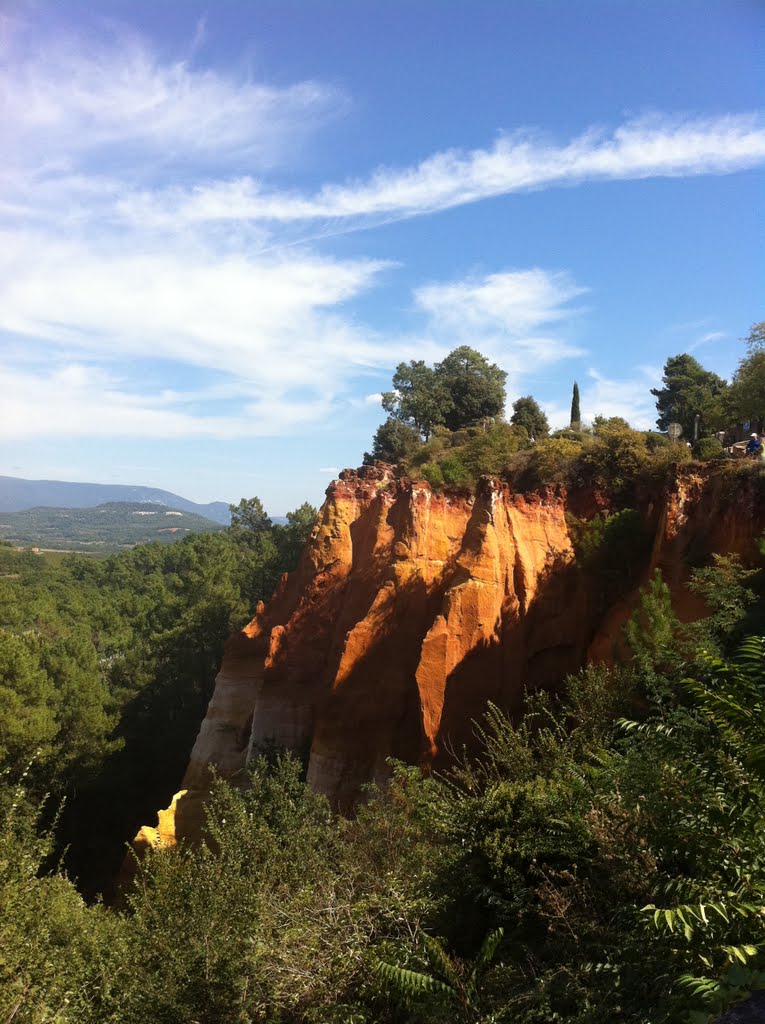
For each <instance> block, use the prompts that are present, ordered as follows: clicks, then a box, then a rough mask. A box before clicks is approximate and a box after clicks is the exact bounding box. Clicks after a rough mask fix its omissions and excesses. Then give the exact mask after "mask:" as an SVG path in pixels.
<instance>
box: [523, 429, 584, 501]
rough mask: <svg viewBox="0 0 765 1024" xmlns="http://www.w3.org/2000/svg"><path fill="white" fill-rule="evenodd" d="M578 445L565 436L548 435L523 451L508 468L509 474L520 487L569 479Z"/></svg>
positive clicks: (530, 486)
mask: <svg viewBox="0 0 765 1024" xmlns="http://www.w3.org/2000/svg"><path fill="white" fill-rule="evenodd" d="M581 454H582V444H581V442H579V441H572V440H570V439H569V438H568V437H549V438H545V440H544V441H540V442H538V443H537V444H536V445H534V446H532V447H531V448H529V449H528V451H527V452H523V453H522V455H521V456H520V457H519V458H518V460H517V461H516V462H515V463H514V465H513V466H512V467H511V472H510V477H511V480H512V481H513V482H514V483H515V485H516V486H517V487H519V488H520V489H525V488H533V487H542V486H544V485H545V484H551V483H561V482H564V483H567V482H569V481H570V480H571V478H572V475H573V473H574V471H575V468H576V465H577V463H578V460H579V457H580V455H581Z"/></svg>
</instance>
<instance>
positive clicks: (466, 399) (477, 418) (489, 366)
mask: <svg viewBox="0 0 765 1024" xmlns="http://www.w3.org/2000/svg"><path fill="white" fill-rule="evenodd" d="M435 372H436V374H437V376H438V379H439V380H440V381H441V382H442V384H443V387H444V389H445V390H446V392H447V393H448V395H449V398H450V403H451V404H450V407H449V408H446V409H445V414H444V424H445V425H446V426H447V427H448V428H449V430H459V429H460V428H461V427H466V426H469V425H470V424H471V423H480V422H481V421H482V420H485V419H493V418H494V417H495V416H500V415H501V414H502V410H503V409H504V406H505V380H506V379H507V374H506V373H505V371H504V370H500V368H499V367H498V366H497V365H496V364H495V363H490V362H489V361H488V359H486V358H485V356H482V355H481V353H480V352H476V350H475V349H473V348H470V347H469V346H468V345H460V347H459V348H456V349H454V351H453V352H450V353H449V355H448V356H447V357H446V358H445V359H444V360H443V361H442V362H440V363H438V364H436V369H435Z"/></svg>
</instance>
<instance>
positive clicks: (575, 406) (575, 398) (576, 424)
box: [569, 381, 582, 430]
mask: <svg viewBox="0 0 765 1024" xmlns="http://www.w3.org/2000/svg"><path fill="white" fill-rule="evenodd" d="M569 422H570V424H571V429H572V430H579V428H580V427H581V425H582V413H581V410H580V408H579V385H578V384H577V382H576V381H574V388H573V391H572V392H571V417H570V420H569Z"/></svg>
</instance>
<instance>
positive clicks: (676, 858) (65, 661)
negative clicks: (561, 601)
mask: <svg viewBox="0 0 765 1024" xmlns="http://www.w3.org/2000/svg"><path fill="white" fill-rule="evenodd" d="M758 326H760V327H761V325H758ZM763 344H765V337H759V336H758V335H757V334H756V328H755V329H753V332H752V335H751V337H750V354H749V356H748V357H747V359H745V360H744V361H742V364H741V366H742V368H743V369H741V370H740V372H739V375H738V376H737V378H735V379H734V380H733V381H732V382H731V383H730V385H728V384H727V383H725V382H722V381H720V382H719V384H718V383H717V381H719V378H717V381H713V380H711V379H710V378H709V377H708V376H707V377H700V376H699V372H697V370H696V368H695V367H699V370H700V371H701V373H702V374H705V373H706V372H707V371H704V370H703V367H700V366H699V364H697V363H696V361H695V360H692V363H693V364H695V367H694V366H693V365H691V363H689V362H687V360H690V359H691V357H683V358H684V359H685V360H686V361H685V362H683V363H682V366H681V367H680V369H682V370H683V374H681V375H678V374H679V371H678V372H677V373H676V372H675V371H676V370H677V369H678V364H677V363H676V362H674V363H673V361H672V360H670V361H669V362H668V364H667V367H666V368H665V384H664V388H663V389H659V390H657V394H656V397H657V410H658V414H659V417H660V426H661V431H660V432H645V431H636V430H633V429H631V428H630V426H629V425H628V424H627V423H625V422H624V421H621V420H618V419H604V418H603V417H597V416H595V417H594V420H593V423H592V426H591V427H583V425H582V417H584V418H588V417H589V415H590V412H589V411H588V410H580V408H579V394H578V388H577V389H575V392H574V394H573V395H572V416H571V425H570V427H569V428H568V429H566V430H563V431H557V432H554V433H550V432H549V429H548V426H547V423H546V418H545V416H544V413H543V412H542V410H541V409H539V407H538V405H537V403H536V402H535V401H534V399H533V397H532V396H525V397H524V398H522V399H519V401H518V402H516V403H515V407H514V410H513V416H512V418H511V419H510V422H507V423H505V422H504V421H502V419H501V416H500V409H501V406H502V404H503V402H504V395H505V391H504V374H503V372H502V371H501V370H499V369H498V368H497V367H494V366H492V365H491V364H489V363H488V362H487V361H486V360H485V359H484V358H483V357H482V356H481V355H480V354H479V353H475V352H473V350H470V349H466V348H463V349H460V350H456V352H455V353H452V356H454V358H453V359H452V357H451V356H450V357H447V359H446V360H444V362H443V363H441V364H438V366H437V367H436V368H434V369H431V368H429V367H427V366H425V364H409V366H408V367H407V366H405V365H404V364H402V366H400V367H399V369H398V371H397V374H396V376H395V377H394V380H393V390H392V391H391V392H388V393H386V394H385V395H384V396H383V403H384V405H385V407H386V409H387V410H388V411H389V412H390V418H389V419H388V421H387V422H386V423H385V424H383V425H382V427H381V428H380V429H379V430H378V432H377V435H376V436H375V439H374V443H373V451H372V452H371V453H370V454H369V456H368V458H369V459H374V458H384V459H387V460H388V461H392V462H395V463H396V464H397V466H398V472H399V473H400V474H401V475H408V476H409V477H410V478H414V479H418V478H421V479H426V480H428V481H429V482H430V483H431V484H432V485H433V486H434V487H451V488H456V489H469V488H471V487H472V486H473V485H474V483H475V481H476V479H477V478H478V476H480V475H481V474H483V473H493V474H499V475H501V476H502V477H503V478H504V479H505V480H506V481H507V482H508V483H509V484H510V485H511V486H512V487H514V488H516V489H525V488H535V487H545V486H548V485H550V484H566V485H568V486H570V487H589V488H594V489H596V490H598V491H602V492H603V493H607V495H608V496H609V501H610V503H611V504H610V508H611V510H612V511H611V512H609V513H608V514H604V515H602V516H597V517H595V519H594V520H591V521H590V522H584V521H575V520H573V519H572V521H571V522H570V524H569V526H570V528H571V532H572V535H573V536H574V539H575V544H576V548H577V563H578V565H579V566H580V569H581V571H582V572H586V573H590V574H591V575H592V578H593V581H594V585H595V586H596V587H599V588H600V591H601V597H602V600H603V601H604V602H609V601H611V600H613V599H614V598H615V596H617V591H618V589H619V588H620V587H621V588H623V587H624V586H625V580H626V583H628V584H630V585H632V584H634V582H635V579H634V577H632V576H630V574H629V566H630V559H632V560H633V561H634V559H635V558H636V552H637V551H638V549H639V550H640V551H643V552H644V551H645V545H646V543H647V540H648V538H646V537H643V536H642V534H641V532H640V524H639V523H638V522H637V518H636V517H637V513H636V511H635V509H636V507H637V505H636V502H637V498H638V497H639V495H640V492H641V488H645V487H646V486H647V485H651V486H654V487H661V486H662V484H664V483H666V481H667V480H668V478H669V474H670V473H671V472H672V471H673V469H674V467H676V466H677V464H678V462H682V461H687V460H695V461H696V462H697V463H699V464H700V463H701V462H709V461H715V462H717V461H718V460H719V461H720V462H721V463H722V461H723V457H724V454H725V453H724V450H723V444H722V442H721V441H720V439H719V438H717V437H715V436H714V435H715V433H716V432H718V431H720V430H723V431H724V430H726V429H729V428H731V427H732V426H733V425H734V424H739V425H740V424H741V423H742V422H744V421H746V422H753V421H754V420H755V419H756V418H757V416H759V417H760V422H759V426H758V427H757V429H758V430H761V429H762V416H763V415H765V410H764V409H763V408H762V406H761V404H760V405H758V404H757V403H758V402H761V400H762V397H763V395H765V388H763V389H762V391H754V392H750V391H746V389H745V385H746V386H748V382H749V379H750V378H749V377H748V376H747V374H748V373H750V370H751V368H752V367H754V369H755V370H756V371H757V372H760V370H761V368H762V365H763V363H765V351H763ZM678 358H679V357H678ZM747 360H749V362H747ZM752 360H753V362H752ZM686 371H687V372H686ZM752 372H754V371H752ZM693 389H696V390H693ZM699 389H700V390H699ZM742 394H743V395H744V397H743V398H737V397H736V396H740V395H742ZM731 395H732V397H731ZM706 399H708V400H709V404H708V405H703V401H706ZM702 400H703V401H702ZM736 402H739V404H735V403H736ZM683 403H685V405H684V404H683ZM726 403H727V404H726ZM686 406H687V408H686ZM684 409H685V413H684V412H683V410H684ZM758 409H759V412H758ZM697 414H700V415H701V423H702V426H701V429H700V432H699V439H698V440H697V442H696V446H695V447H694V448H692V449H689V448H688V447H687V446H686V445H685V444H683V445H677V444H673V442H672V440H671V439H669V438H668V437H667V436H666V434H665V433H664V431H665V430H666V426H667V425H668V423H670V422H682V424H683V429H684V431H685V432H686V433H687V432H688V431H689V430H690V431H691V433H692V432H693V430H694V428H695V426H696V421H695V418H696V416H697ZM684 416H685V419H683V417H684ZM662 418H664V420H666V422H662ZM532 438H534V440H533V441H532V440H531V439H532ZM713 442H716V444H715V443H713ZM743 474H746V476H747V478H750V477H751V478H752V479H756V480H757V481H758V482H759V483H758V486H759V492H758V493H760V494H762V490H763V488H762V484H763V482H764V480H763V477H764V474H763V463H762V461H761V460H759V459H758V461H757V463H753V462H752V461H751V460H743V461H741V462H738V461H736V462H734V461H732V460H731V462H730V463H729V464H726V465H722V466H721V470H720V475H721V479H722V480H723V483H724V485H725V486H727V487H728V489H729V496H730V500H731V501H734V500H735V493H736V488H737V487H738V485H739V483H740V481H741V479H742V478H743ZM316 515H317V513H316V509H314V508H312V507H311V506H310V505H308V504H305V505H302V506H301V507H300V508H298V509H296V510H295V511H294V512H292V513H290V514H289V515H288V516H287V524H286V525H283V526H282V525H275V524H273V523H272V522H271V520H270V518H269V517H268V515H267V513H266V511H265V510H264V508H263V506H262V504H261V502H260V501H259V500H258V499H257V498H252V499H247V500H243V501H241V502H240V503H239V505H237V506H234V507H232V518H231V526H230V527H229V528H226V529H223V530H220V531H215V532H210V533H199V534H194V535H191V536H188V537H185V538H184V539H183V540H181V541H179V542H178V543H175V544H172V545H164V544H160V543H149V544H143V545H139V546H137V547H135V548H133V549H131V550H128V551H124V552H120V553H118V554H114V555H111V556H110V557H107V558H90V557H85V556H82V555H78V554H72V555H67V556H66V557H64V558H61V559H59V560H57V561H56V562H55V563H52V562H50V561H47V560H46V559H44V558H41V557H39V556H38V555H35V554H34V553H32V552H31V551H29V550H17V549H15V548H14V547H13V546H11V545H10V544H7V543H6V544H3V545H0V772H1V773H2V774H0V1024H110V1022H112V1024H146V1022H149V1021H150V1022H152V1024H299V1022H313V1024H441V1022H444V1021H455V1022H458V1021H460V1022H464V1024H511V1022H512V1024H553V1022H565V1024H611V1022H614V1021H623V1022H625V1024H675V1022H682V1021H687V1022H689V1024H711V1022H713V1021H715V1020H716V1019H717V1018H718V1016H719V1014H720V1013H721V1012H723V1011H724V1010H726V1009H727V1008H729V1007H731V1006H734V1005H735V1004H736V1003H738V1002H739V1001H740V1000H742V999H743V998H744V997H745V996H747V995H748V994H749V993H751V992H753V991H755V990H757V989H759V988H765V830H763V827H762V824H763V821H765V539H763V541H762V542H761V550H762V557H761V559H760V561H759V563H758V564H755V565H751V566H745V565H744V564H742V562H741V561H740V560H739V559H738V558H737V557H735V556H721V555H716V556H713V557H712V558H711V560H704V561H703V562H699V564H696V565H695V566H693V567H689V573H690V583H689V586H690V588H691V590H692V591H693V592H694V593H695V594H696V595H697V596H698V597H699V598H701V599H703V601H704V602H705V603H706V607H707V609H708V611H709V614H708V615H707V617H705V618H703V619H701V620H700V621H698V622H695V623H692V624H684V623H681V622H680V621H679V620H678V619H677V618H676V616H675V614H674V612H673V609H672V604H671V601H670V594H669V590H668V587H667V586H666V584H665V582H664V580H663V579H662V577H661V574H660V573H659V572H657V573H656V575H655V576H654V577H653V578H652V579H651V580H650V581H649V582H648V584H647V585H646V586H645V587H644V588H643V590H642V592H641V596H640V600H639V602H638V604H637V607H636V608H635V610H634V612H633V614H632V616H631V618H630V619H629V621H628V622H627V623H626V625H625V627H624V629H623V640H624V655H623V656H622V657H620V658H618V659H616V660H615V662H614V664H613V665H612V666H611V667H604V666H600V667H593V666H589V667H585V668H583V669H582V670H581V671H580V672H579V673H578V674H576V675H574V676H572V677H570V678H569V679H568V680H566V681H565V684H564V685H562V687H561V689H560V691H558V692H556V693H554V694H552V693H544V692H528V693H527V694H526V695H525V702H524V713H523V715H522V716H520V717H519V718H516V719H513V720H510V719H509V718H507V717H506V716H505V715H504V714H503V712H502V710H501V709H499V708H497V707H494V706H492V705H489V706H488V707H487V708H486V709H485V712H484V714H483V716H482V717H480V718H479V719H478V721H476V723H475V730H476V735H477V743H476V748H475V749H474V750H472V751H470V752H467V751H464V752H455V759H454V763H453V766H452V767H451V768H450V769H449V770H447V771H444V772H440V773H436V774H432V775H429V776H426V775H423V773H422V772H421V771H420V770H419V769H418V768H415V767H411V766H407V765H404V764H398V763H391V765H390V773H391V774H390V781H389V782H388V783H387V784H386V785H380V786H379V787H370V788H369V790H368V791H367V793H366V795H365V799H364V800H363V801H362V803H361V805H360V806H359V807H358V808H357V811H356V813H355V815H354V816H353V817H346V816H343V815H341V814H338V813H336V811H335V810H334V809H333V808H332V807H331V806H330V805H329V804H328V802H327V801H326V799H325V798H324V797H323V796H321V795H319V794H317V793H315V792H313V791H312V790H311V789H310V788H309V787H308V786H307V784H306V781H305V768H306V766H305V764H304V763H303V762H302V761H301V760H300V759H299V758H298V757H296V756H294V755H292V754H289V753H287V752H285V751H280V750H273V751H268V752H266V753H263V754H262V755H261V756H260V757H259V758H258V759H256V760H255V761H254V762H253V763H252V764H251V765H250V773H251V779H250V784H249V785H248V786H247V787H245V788H242V787H241V786H239V787H236V788H234V787H232V786H230V785H228V784H227V783H226V782H224V781H222V780H218V781H217V782H216V784H215V786H214V790H213V795H212V797H211V799H210V801H209V804H208V807H207V816H208V817H207V827H206V832H205V838H204V840H203V841H202V842H201V843H200V844H199V845H197V846H196V847H194V848H186V847H180V848H175V847H174V848H159V849H157V850H154V851H152V852H150V853H148V854H147V856H146V857H145V859H144V860H142V861H141V862H140V863H138V864H136V875H135V879H134V882H133V884H132V885H131V886H130V887H129V888H123V889H122V890H120V891H118V890H117V889H116V888H115V885H114V881H115V878H116V876H117V873H118V869H119V866H120V863H121V861H122V859H123V857H124V856H125V854H126V842H127V841H128V840H129V838H130V837H131V836H132V835H134V833H135V831H136V830H137V828H138V827H139V826H140V825H141V824H143V823H146V822H148V821H152V820H154V817H155V815H156V811H157V808H159V807H161V806H164V805H166V803H167V801H168V796H169V794H171V793H172V792H173V790H174V789H175V788H177V785H178V782H179V780H180V778H181V776H182V774H183V770H184V768H185V765H186V761H187V758H188V753H189V750H190V748H191V745H192V743H193V740H194V737H195V735H196V733H197V730H198V728H199V724H200V721H201V720H202V718H203V717H204V714H205V709H206V706H207V703H208V701H209V699H210V696H211V694H212V687H213V681H214V677H215V674H216V672H217V670H218V668H219V666H220V662H221V657H222V653H223V646H224V643H225V640H226V637H227V636H228V635H229V634H230V633H231V632H232V631H234V630H236V629H238V628H241V626H242V625H243V624H245V623H246V622H247V621H248V620H249V619H250V618H251V616H252V614H253V612H254V609H255V606H256V604H257V602H258V601H260V600H263V599H268V597H269V596H270V595H271V593H272V592H273V589H274V587H275V585H276V584H277V582H278V580H279V578H280V577H281V575H282V574H283V573H284V572H286V571H289V570H290V569H292V568H293V567H294V566H295V565H296V563H297V560H298V558H299V555H300V552H301V550H302V548H303V546H304V544H305V541H306V539H307V537H308V536H309V534H310V532H311V530H312V528H313V525H314V522H315V519H316ZM614 588H616V589H614Z"/></svg>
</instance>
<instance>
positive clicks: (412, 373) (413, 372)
mask: <svg viewBox="0 0 765 1024" xmlns="http://www.w3.org/2000/svg"><path fill="white" fill-rule="evenodd" d="M382 406H383V409H385V411H386V412H389V413H392V414H393V416H394V417H395V418H396V419H398V420H400V421H401V422H403V423H407V424H409V423H411V424H412V425H413V426H414V428H415V429H416V431H417V433H418V434H421V435H422V436H423V437H424V438H425V440H427V439H428V438H429V437H430V435H431V433H432V432H433V428H434V427H435V426H438V424H440V423H443V422H444V420H445V417H446V414H447V412H448V411H449V410H450V409H451V407H452V398H451V395H450V394H449V391H448V389H447V388H446V386H445V382H444V381H443V379H442V378H441V377H440V376H439V374H438V373H437V371H436V370H435V369H433V368H432V367H429V366H427V365H426V364H425V363H424V362H423V360H422V359H415V360H412V361H411V362H410V363H399V365H398V367H397V368H396V372H395V374H394V375H393V391H385V392H383V396H382Z"/></svg>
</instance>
